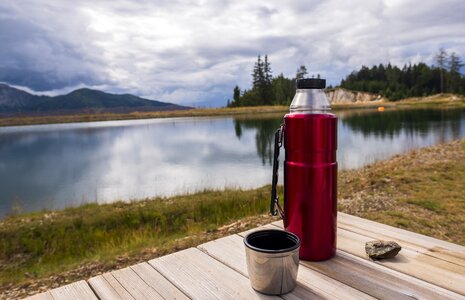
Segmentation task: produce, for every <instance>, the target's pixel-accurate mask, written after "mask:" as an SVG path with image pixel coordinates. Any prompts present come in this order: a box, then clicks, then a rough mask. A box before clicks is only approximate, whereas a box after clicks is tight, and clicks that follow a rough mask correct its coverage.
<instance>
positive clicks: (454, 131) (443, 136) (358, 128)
mask: <svg viewBox="0 0 465 300" xmlns="http://www.w3.org/2000/svg"><path fill="white" fill-rule="evenodd" d="M464 113H465V111H464V110H463V109H425V108H423V109H404V110H400V109H393V110H387V111H384V112H378V111H374V112H369V113H367V112H361V111H358V112H354V113H352V114H351V115H350V116H347V117H344V118H342V123H343V124H344V125H348V126H350V128H351V129H352V130H353V131H355V132H362V133H363V135H364V136H365V137H367V136H369V135H371V134H374V135H376V136H381V137H383V138H384V137H386V136H387V137H389V138H391V139H392V138H394V136H395V135H398V134H399V133H400V132H401V131H405V132H406V133H407V134H409V135H414V134H417V133H419V134H427V133H428V131H430V130H431V129H433V128H434V129H437V130H438V135H440V141H445V140H447V139H448V135H449V133H450V135H451V137H452V138H454V139H457V138H459V137H460V119H461V118H463V115H464Z"/></svg>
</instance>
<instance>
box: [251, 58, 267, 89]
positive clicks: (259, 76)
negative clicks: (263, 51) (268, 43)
mask: <svg viewBox="0 0 465 300" xmlns="http://www.w3.org/2000/svg"><path fill="white" fill-rule="evenodd" d="M263 67H264V66H263V61H262V59H261V57H260V55H259V56H258V59H257V62H256V63H255V65H254V68H253V73H252V89H259V88H260V86H262V85H263V82H264V81H265V73H264V70H263Z"/></svg>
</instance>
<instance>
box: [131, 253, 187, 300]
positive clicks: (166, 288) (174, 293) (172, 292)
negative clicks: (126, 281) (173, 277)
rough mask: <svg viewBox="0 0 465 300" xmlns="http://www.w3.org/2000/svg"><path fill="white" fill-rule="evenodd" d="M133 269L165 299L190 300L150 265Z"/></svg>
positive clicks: (133, 267) (140, 265)
mask: <svg viewBox="0 0 465 300" xmlns="http://www.w3.org/2000/svg"><path fill="white" fill-rule="evenodd" d="M131 269H132V270H133V271H134V272H136V274H137V275H139V277H140V278H142V280H144V281H145V282H146V283H147V284H148V285H149V286H151V287H152V288H153V289H154V290H156V291H157V292H158V293H159V294H160V295H161V296H162V297H163V298H164V299H189V298H188V297H187V296H186V295H184V294H183V293H182V292H181V291H180V290H179V289H178V288H177V287H176V286H175V285H173V284H172V283H171V282H169V281H168V280H167V279H166V278H165V277H163V276H162V275H161V274H160V273H159V272H158V271H157V270H155V269H154V268H153V267H152V266H151V265H149V264H148V263H146V262H144V263H140V264H137V265H134V266H131Z"/></svg>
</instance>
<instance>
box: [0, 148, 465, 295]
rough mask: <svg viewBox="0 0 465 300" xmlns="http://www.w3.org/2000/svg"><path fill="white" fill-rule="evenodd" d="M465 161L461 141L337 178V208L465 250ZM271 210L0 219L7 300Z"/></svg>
mask: <svg viewBox="0 0 465 300" xmlns="http://www.w3.org/2000/svg"><path fill="white" fill-rule="evenodd" d="M464 160H465V139H462V140H455V141H452V142H450V143H445V144H439V145H435V146H431V147H428V148H422V149H417V150H413V151H410V152H407V153H404V154H400V155H396V156H394V157H392V158H390V159H388V160H385V161H380V162H376V163H374V164H372V165H369V166H366V167H363V168H361V169H355V170H346V171H340V172H339V174H338V181H339V184H338V210H339V211H342V212H345V213H349V214H352V215H356V216H360V217H362V218H366V219H370V220H373V221H377V222H380V223H384V224H388V225H391V226H395V227H399V228H403V229H407V230H411V231H414V232H418V233H421V234H426V235H428V236H433V237H435V238H439V239H443V240H447V241H451V242H455V243H458V244H462V245H465V205H464V203H465V195H463V193H462V190H461V187H463V186H465V165H463V164H457V161H459V162H460V161H464ZM279 193H280V197H282V187H280V188H279ZM268 209H269V186H265V187H262V188H258V189H253V190H224V191H204V192H199V193H196V194H192V195H185V196H176V197H170V198H155V199H142V200H141V201H139V202H130V203H124V202H118V203H113V204H105V205H97V204H87V205H83V206H81V207H76V208H69V209H65V210H60V211H49V212H42V213H30V214H25V215H19V216H15V217H9V218H7V219H5V220H3V221H0V248H1V249H4V251H3V253H0V289H1V290H2V291H4V292H0V298H2V297H8V298H19V297H24V296H26V295H27V294H31V293H36V292H39V291H42V290H44V289H48V288H54V287H58V286H60V285H64V284H66V283H67V282H71V281H76V280H79V279H83V278H89V277H92V276H95V275H97V274H99V273H102V272H108V271H110V270H114V269H118V268H122V267H125V266H128V265H132V264H134V263H137V262H140V261H143V260H147V259H151V258H155V257H158V256H162V255H165V254H168V253H172V252H176V251H179V250H181V249H184V248H188V247H192V246H196V245H198V244H201V243H204V242H206V241H209V240H213V239H216V238H219V237H222V236H226V235H230V234H233V233H237V232H241V231H244V230H247V229H250V228H254V227H257V226H259V225H263V224H266V223H270V222H272V221H275V220H277V218H276V217H271V216H269V215H268V214H267V210H268ZM56 253H60V255H57V254H56Z"/></svg>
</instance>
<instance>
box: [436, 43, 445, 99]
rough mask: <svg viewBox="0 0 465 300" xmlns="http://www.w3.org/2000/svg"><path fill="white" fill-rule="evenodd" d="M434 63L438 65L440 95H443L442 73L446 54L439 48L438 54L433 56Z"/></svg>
mask: <svg viewBox="0 0 465 300" xmlns="http://www.w3.org/2000/svg"><path fill="white" fill-rule="evenodd" d="M435 60H436V63H437V64H438V67H439V71H440V74H441V93H444V73H445V69H446V60H447V52H446V50H444V48H440V49H439V52H438V53H436V56H435Z"/></svg>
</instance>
